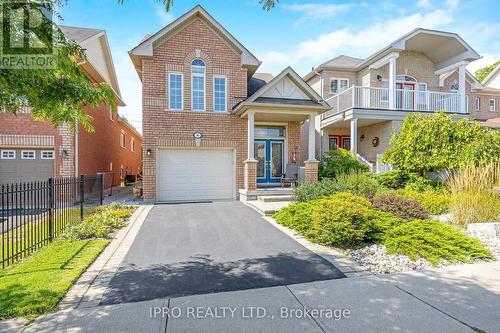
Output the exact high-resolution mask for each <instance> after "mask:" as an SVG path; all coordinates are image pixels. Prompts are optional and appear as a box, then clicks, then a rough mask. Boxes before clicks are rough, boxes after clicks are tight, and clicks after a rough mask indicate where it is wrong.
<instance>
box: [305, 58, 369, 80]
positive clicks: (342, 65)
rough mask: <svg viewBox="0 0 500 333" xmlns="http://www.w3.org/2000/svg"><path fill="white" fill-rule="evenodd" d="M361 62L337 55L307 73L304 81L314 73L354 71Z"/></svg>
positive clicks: (359, 59) (358, 59) (357, 59)
mask: <svg viewBox="0 0 500 333" xmlns="http://www.w3.org/2000/svg"><path fill="white" fill-rule="evenodd" d="M362 61H363V59H361V58H354V57H350V56H346V55H343V54H341V55H339V56H337V57H335V58H332V59H330V60H328V61H325V62H324V63H322V64H320V65H319V66H317V67H314V68H313V69H312V70H311V71H310V72H309V73H307V74H306V75H305V76H304V80H306V81H308V80H310V79H311V78H312V77H314V75H316V72H321V71H322V70H339V71H344V70H345V71H355V70H356V69H357V66H358V65H359V64H360V63H361V62H362Z"/></svg>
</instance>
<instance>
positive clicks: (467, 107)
mask: <svg viewBox="0 0 500 333" xmlns="http://www.w3.org/2000/svg"><path fill="white" fill-rule="evenodd" d="M465 112H469V95H465Z"/></svg>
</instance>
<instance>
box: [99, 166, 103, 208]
mask: <svg viewBox="0 0 500 333" xmlns="http://www.w3.org/2000/svg"><path fill="white" fill-rule="evenodd" d="M99 178H100V180H101V195H100V197H99V199H100V200H99V201H100V203H99V204H100V205H101V206H102V203H103V201H104V174H103V173H101V174H99Z"/></svg>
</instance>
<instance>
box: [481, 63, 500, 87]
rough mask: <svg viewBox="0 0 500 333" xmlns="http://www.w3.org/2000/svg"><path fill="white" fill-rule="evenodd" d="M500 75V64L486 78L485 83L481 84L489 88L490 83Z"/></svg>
mask: <svg viewBox="0 0 500 333" xmlns="http://www.w3.org/2000/svg"><path fill="white" fill-rule="evenodd" d="M499 74H500V64H498V65H497V67H495V68H493V70H492V71H491V73H490V74H488V76H487V77H485V78H484V80H483V82H481V83H482V84H483V85H484V86H487V85H488V83H489V82H490V81H491V80H492V79H493V78H494V77H496V76H497V75H499Z"/></svg>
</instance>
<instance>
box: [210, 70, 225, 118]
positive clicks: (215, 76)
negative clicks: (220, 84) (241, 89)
mask: <svg viewBox="0 0 500 333" xmlns="http://www.w3.org/2000/svg"><path fill="white" fill-rule="evenodd" d="M215 79H224V81H225V84H224V96H225V99H224V110H222V111H216V110H215ZM212 87H213V89H212V90H213V96H212V98H213V106H214V112H227V76H225V75H214V77H213V79H212Z"/></svg>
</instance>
